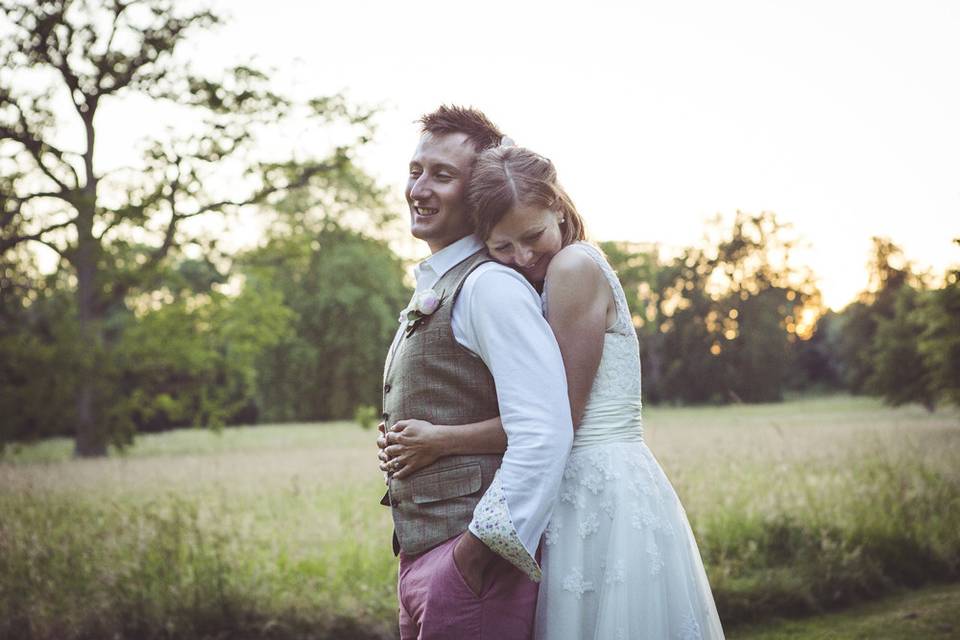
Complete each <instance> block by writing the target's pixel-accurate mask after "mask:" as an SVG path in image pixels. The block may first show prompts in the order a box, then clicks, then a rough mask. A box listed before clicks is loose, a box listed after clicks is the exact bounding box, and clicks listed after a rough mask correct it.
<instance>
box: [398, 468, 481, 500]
mask: <svg viewBox="0 0 960 640" xmlns="http://www.w3.org/2000/svg"><path fill="white" fill-rule="evenodd" d="M411 480H412V482H411V483H410V489H411V493H412V494H413V502H414V503H415V504H425V503H428V502H439V501H440V500H449V499H450V498H458V497H460V496H466V495H470V494H471V493H476V492H477V491H479V490H480V486H481V485H482V484H483V473H482V472H481V471H480V463H479V462H471V463H467V464H463V465H459V466H456V467H451V468H449V469H443V470H442V471H432V472H430V473H427V474H424V475H422V476H416V477H414V478H411Z"/></svg>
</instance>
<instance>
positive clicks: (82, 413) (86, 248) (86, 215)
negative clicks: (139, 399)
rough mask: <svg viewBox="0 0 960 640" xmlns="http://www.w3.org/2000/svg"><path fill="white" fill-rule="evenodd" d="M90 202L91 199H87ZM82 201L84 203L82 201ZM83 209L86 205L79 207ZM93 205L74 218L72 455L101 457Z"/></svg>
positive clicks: (103, 451) (104, 449) (103, 445)
mask: <svg viewBox="0 0 960 640" xmlns="http://www.w3.org/2000/svg"><path fill="white" fill-rule="evenodd" d="M88 202H90V204H91V205H92V202H93V201H92V199H91V200H88ZM84 204H86V203H84ZM83 208H84V209H87V207H86V206H84V207H83ZM92 209H93V207H92V206H91V207H90V208H89V209H88V210H87V211H81V212H80V215H79V216H78V220H77V232H78V236H79V237H78V239H77V253H76V257H75V263H74V264H75V266H76V270H77V314H78V319H79V321H80V345H79V348H80V367H81V371H80V372H79V373H80V384H79V386H78V389H77V421H76V441H75V446H74V455H76V456H80V457H91V456H103V455H106V453H107V444H106V441H105V438H104V433H103V430H102V429H101V428H99V427H100V426H101V425H99V424H98V422H99V421H98V416H97V404H98V403H97V402H96V393H97V379H96V377H97V375H98V368H99V367H97V361H98V359H99V350H100V347H101V346H102V335H101V327H102V326H103V323H102V319H101V318H99V317H98V316H99V312H98V311H99V305H98V304H97V284H96V280H97V273H96V270H97V246H96V239H95V238H94V237H93V228H92V227H93V224H92V223H93V210H92Z"/></svg>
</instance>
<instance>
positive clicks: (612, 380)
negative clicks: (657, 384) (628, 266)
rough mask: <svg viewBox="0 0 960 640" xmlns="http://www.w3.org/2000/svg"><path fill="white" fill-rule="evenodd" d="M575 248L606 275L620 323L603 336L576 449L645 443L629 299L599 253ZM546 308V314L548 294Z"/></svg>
mask: <svg viewBox="0 0 960 640" xmlns="http://www.w3.org/2000/svg"><path fill="white" fill-rule="evenodd" d="M574 246H575V247H577V248H578V249H579V250H581V251H583V252H584V253H585V254H587V255H588V256H590V258H591V259H592V260H593V261H594V262H595V263H596V264H597V266H598V267H600V270H601V271H602V272H603V275H604V278H605V279H606V280H607V283H608V284H609V285H610V289H611V291H612V292H613V299H614V303H615V304H616V307H617V319H616V321H615V322H614V323H613V325H612V326H610V327H608V328H607V330H606V333H605V334H604V336H603V354H602V355H601V357H600V366H599V367H598V368H597V374H596V376H595V377H594V380H593V386H592V387H591V388H590V395H589V396H588V398H587V405H586V407H585V409H584V412H583V417H582V418H581V420H580V426H579V428H578V429H577V432H576V434H575V436H574V439H573V446H574V448H577V447H583V446H587V445H592V444H599V443H606V442H639V441H641V440H643V423H642V418H641V401H640V345H639V343H638V341H637V332H636V330H635V329H634V327H633V319H632V316H631V315H630V309H629V308H628V306H627V298H626V295H625V294H624V292H623V287H622V286H621V285H620V280H619V279H618V278H617V275H616V273H615V272H614V270H613V267H611V266H610V264H609V263H608V262H607V260H606V258H605V257H604V256H603V253H601V252H600V250H599V249H597V248H596V247H594V246H593V245H592V244H589V243H587V242H578V243H576V244H575V245H574ZM544 292H546V290H544ZM543 305H544V311H546V310H547V305H548V301H547V300H546V293H544V299H543Z"/></svg>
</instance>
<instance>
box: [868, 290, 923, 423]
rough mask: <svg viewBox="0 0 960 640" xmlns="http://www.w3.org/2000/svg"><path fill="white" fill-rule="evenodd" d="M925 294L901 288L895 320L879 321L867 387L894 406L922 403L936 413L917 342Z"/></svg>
mask: <svg viewBox="0 0 960 640" xmlns="http://www.w3.org/2000/svg"><path fill="white" fill-rule="evenodd" d="M926 294H927V292H921V291H917V290H916V289H914V288H913V287H910V286H902V287H900V289H899V290H898V291H897V294H896V296H895V297H894V309H893V316H892V317H891V318H884V317H880V318H878V320H877V331H876V335H874V337H873V341H872V343H871V350H870V354H871V356H872V357H871V364H872V369H873V373H872V375H871V376H870V378H869V380H868V381H867V385H868V389H869V390H870V391H872V392H873V393H875V394H877V395H881V396H883V397H884V398H885V399H886V400H887V402H889V403H890V404H891V405H893V406H899V405H901V404H904V403H907V402H919V403H920V404H922V405H923V406H925V407H926V408H927V409H928V410H933V407H934V404H935V402H936V398H935V394H934V393H933V388H932V386H931V381H930V373H929V370H928V369H927V367H926V366H925V364H924V362H923V359H922V357H921V355H920V350H919V343H918V341H917V338H918V336H919V335H920V334H921V333H922V332H923V329H924V326H923V322H922V320H923V318H922V316H921V315H918V314H917V313H916V311H917V307H918V305H919V304H920V299H921V298H922V297H923V296H925V295H926Z"/></svg>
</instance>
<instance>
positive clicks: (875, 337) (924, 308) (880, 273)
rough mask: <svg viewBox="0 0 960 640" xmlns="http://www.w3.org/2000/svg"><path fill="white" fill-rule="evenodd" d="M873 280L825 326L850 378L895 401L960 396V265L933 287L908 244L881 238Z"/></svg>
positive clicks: (850, 384)
mask: <svg viewBox="0 0 960 640" xmlns="http://www.w3.org/2000/svg"><path fill="white" fill-rule="evenodd" d="M873 253H874V255H873V258H872V259H871V271H870V273H871V275H870V283H871V284H870V288H869V289H868V290H867V291H865V292H864V293H863V294H861V296H860V300H858V301H857V302H855V303H853V304H851V305H850V306H848V307H847V308H846V309H844V310H843V311H842V312H841V313H840V314H839V315H838V316H837V317H836V319H835V322H836V325H834V324H833V323H832V322H831V324H830V326H824V327H823V328H822V329H823V330H822V331H821V330H819V329H818V332H819V333H821V334H822V335H824V336H825V342H826V343H828V344H830V345H832V346H833V350H834V353H835V356H834V357H835V361H836V362H837V368H838V369H839V370H840V372H841V375H842V378H843V382H844V384H845V385H846V387H847V388H848V389H850V390H851V391H854V392H861V393H874V394H877V395H881V396H883V398H884V399H885V400H886V402H888V403H889V404H892V405H894V406H897V405H901V404H905V403H909V402H917V403H920V404H922V405H923V406H925V407H926V408H927V409H928V410H931V411H932V410H933V409H934V407H935V406H936V405H937V404H938V403H940V402H945V403H952V404H957V403H958V400H960V293H958V288H960V285H958V280H960V272H958V271H957V270H956V269H952V270H950V271H948V272H947V273H946V275H945V277H944V284H943V286H942V287H941V288H939V289H931V288H930V287H929V284H928V278H927V277H926V276H925V275H923V274H921V275H917V274H915V273H914V272H913V271H912V268H911V265H910V263H909V262H908V261H907V260H906V259H905V258H904V257H903V253H902V251H900V249H899V248H898V247H897V246H896V245H894V244H893V243H891V242H890V241H889V240H885V239H881V238H874V252H873Z"/></svg>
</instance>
